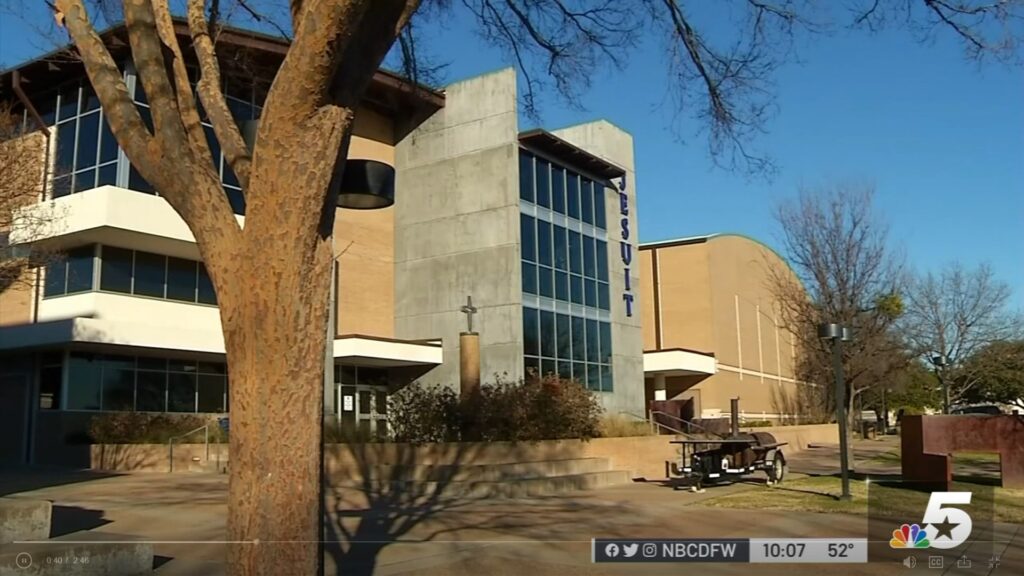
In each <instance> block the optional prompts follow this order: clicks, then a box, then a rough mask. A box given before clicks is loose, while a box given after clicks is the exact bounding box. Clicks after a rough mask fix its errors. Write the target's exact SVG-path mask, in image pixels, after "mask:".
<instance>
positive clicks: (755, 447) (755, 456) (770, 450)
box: [671, 398, 787, 492]
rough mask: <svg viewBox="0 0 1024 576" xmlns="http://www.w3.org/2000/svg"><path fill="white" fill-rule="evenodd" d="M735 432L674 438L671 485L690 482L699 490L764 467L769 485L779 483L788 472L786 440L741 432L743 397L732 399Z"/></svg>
mask: <svg viewBox="0 0 1024 576" xmlns="http://www.w3.org/2000/svg"><path fill="white" fill-rule="evenodd" d="M730 403H731V405H732V406H731V408H732V414H731V418H730V429H731V431H732V434H731V435H729V436H727V437H726V436H720V435H718V434H714V436H715V437H714V438H688V439H686V440H672V441H671V444H678V445H679V462H678V464H676V463H673V464H672V467H671V472H672V474H671V475H672V487H673V488H674V489H676V490H678V489H679V488H680V484H682V483H684V482H685V483H687V484H689V487H690V490H692V491H695V492H696V491H699V490H700V489H701V487H703V486H704V485H706V484H714V483H718V482H725V481H727V480H735V479H738V478H741V477H743V476H746V475H748V474H752V473H754V472H757V471H759V470H763V471H764V472H765V473H766V474H768V484H769V485H770V484H778V483H779V482H782V479H783V478H784V477H785V475H786V456H785V454H783V453H782V447H783V446H785V445H786V444H787V442H778V441H776V440H775V436H772V435H771V434H770V433H768V432H747V433H742V434H741V433H740V425H739V414H740V399H739V398H733V399H732V400H731V402H730Z"/></svg>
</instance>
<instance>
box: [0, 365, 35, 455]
mask: <svg viewBox="0 0 1024 576" xmlns="http://www.w3.org/2000/svg"><path fill="white" fill-rule="evenodd" d="M28 399H29V390H28V377H27V376H25V375H24V374H8V375H2V376H0V464H24V463H25V462H27V458H26V456H27V453H28V451H27V449H26V447H27V444H28V409H29V404H28Z"/></svg>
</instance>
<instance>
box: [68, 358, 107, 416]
mask: <svg viewBox="0 0 1024 576" xmlns="http://www.w3.org/2000/svg"><path fill="white" fill-rule="evenodd" d="M102 378H103V366H102V364H100V361H99V358H98V357H97V356H96V355H95V354H87V353H82V352H72V353H71V355H70V357H69V358H68V387H67V391H68V400H67V409H68V410H99V409H100V391H101V390H102V389H103V380H102Z"/></svg>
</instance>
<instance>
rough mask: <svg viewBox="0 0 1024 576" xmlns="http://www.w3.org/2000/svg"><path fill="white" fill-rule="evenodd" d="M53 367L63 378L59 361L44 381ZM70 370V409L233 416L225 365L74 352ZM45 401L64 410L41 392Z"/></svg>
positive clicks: (47, 364) (53, 362)
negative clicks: (230, 414)
mask: <svg viewBox="0 0 1024 576" xmlns="http://www.w3.org/2000/svg"><path fill="white" fill-rule="evenodd" d="M53 368H56V370H57V372H56V373H57V374H59V371H60V359H59V356H58V357H57V359H56V360H54V359H50V360H48V361H47V362H44V364H43V366H42V370H43V372H42V373H41V376H44V375H46V374H48V373H47V372H46V371H47V370H52V369H53ZM67 368H68V369H67V374H68V382H67V388H66V389H67V402H66V405H65V406H64V408H65V409H67V410H104V411H119V412H132V411H135V412H192V413H195V412H209V413H224V412H227V411H228V376H227V370H226V368H225V365H224V364H223V363H219V362H196V361H194V360H181V359H171V360H168V359H165V358H151V357H142V356H139V357H136V356H121V355H114V354H93V353H89V352H71V353H69V354H68V367H67ZM58 378H59V377H58ZM58 390H59V386H58ZM40 402H41V403H42V402H47V403H49V404H50V406H51V407H52V408H57V407H58V406H59V402H57V403H54V402H53V400H52V398H47V394H46V393H44V391H43V390H42V388H41V389H40Z"/></svg>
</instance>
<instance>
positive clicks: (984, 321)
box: [901, 263, 1022, 412]
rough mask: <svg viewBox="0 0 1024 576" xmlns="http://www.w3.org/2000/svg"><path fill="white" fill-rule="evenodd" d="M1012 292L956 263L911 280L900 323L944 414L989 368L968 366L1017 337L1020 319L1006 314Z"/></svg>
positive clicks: (988, 273)
mask: <svg viewBox="0 0 1024 576" xmlns="http://www.w3.org/2000/svg"><path fill="white" fill-rule="evenodd" d="M1010 295H1011V291H1010V287H1009V286H1008V285H1007V284H1005V283H1003V282H1000V281H998V280H997V279H996V277H995V274H994V273H993V272H992V268H991V267H990V266H989V265H987V264H981V265H979V266H978V267H977V268H974V269H968V268H965V267H964V266H963V265H961V264H959V263H953V264H950V265H948V266H946V267H945V268H944V269H942V270H941V271H940V272H938V273H937V274H935V273H932V272H928V273H926V274H923V275H921V276H919V277H917V278H914V279H913V281H912V282H911V283H910V286H909V289H908V290H907V297H906V314H905V315H904V317H903V319H902V321H901V327H902V329H903V333H904V335H905V337H906V339H907V341H908V343H909V347H910V349H911V350H912V351H913V352H914V353H915V354H917V355H918V356H919V357H921V358H922V359H923V360H924V361H925V362H926V363H927V364H928V365H930V366H931V367H932V369H933V370H935V374H936V376H937V377H938V379H939V385H940V387H941V388H942V390H943V391H944V392H945V393H947V394H948V397H947V394H944V398H943V407H944V410H945V411H946V412H948V411H949V407H950V405H952V404H957V403H959V402H961V400H963V398H964V397H965V396H966V395H968V394H969V393H970V391H971V389H972V388H974V386H975V385H976V384H977V383H978V381H979V379H980V378H981V377H982V376H983V375H984V371H983V370H982V369H983V368H984V367H985V366H986V365H987V363H978V362H967V360H968V359H969V358H971V357H973V356H975V355H976V354H977V353H978V352H979V351H981V350H982V349H983V348H985V347H987V346H989V345H991V344H993V343H995V342H999V341H1002V340H1008V339H1011V338H1014V337H1021V335H1022V331H1021V322H1020V321H1021V318H1020V316H1019V315H1017V314H1014V313H1012V312H1011V311H1010V310H1009V309H1008V304H1009V300H1010Z"/></svg>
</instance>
